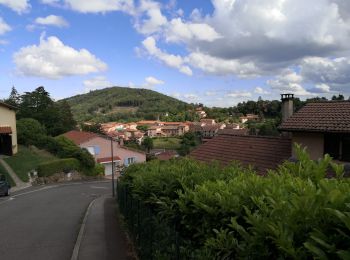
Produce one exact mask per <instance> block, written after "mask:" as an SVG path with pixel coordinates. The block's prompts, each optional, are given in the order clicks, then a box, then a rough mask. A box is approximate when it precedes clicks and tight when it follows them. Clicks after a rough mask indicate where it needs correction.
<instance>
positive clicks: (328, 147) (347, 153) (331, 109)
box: [279, 94, 350, 162]
mask: <svg viewBox="0 0 350 260" xmlns="http://www.w3.org/2000/svg"><path fill="white" fill-rule="evenodd" d="M282 114H283V122H282V124H281V125H280V127H279V130H280V131H282V132H284V133H290V135H291V138H292V142H293V143H298V144H301V145H302V146H304V147H306V149H307V151H308V153H309V154H310V157H311V159H314V160H317V159H319V158H321V157H323V156H324V154H329V155H330V156H331V157H332V158H333V159H335V160H338V161H345V162H350V101H319V102H314V103H308V104H306V105H305V106H304V107H302V108H301V109H300V110H299V111H298V112H296V113H295V114H293V95H291V94H289V95H283V96H282ZM293 154H294V152H293Z"/></svg>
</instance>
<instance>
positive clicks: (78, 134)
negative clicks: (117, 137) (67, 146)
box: [64, 130, 146, 175]
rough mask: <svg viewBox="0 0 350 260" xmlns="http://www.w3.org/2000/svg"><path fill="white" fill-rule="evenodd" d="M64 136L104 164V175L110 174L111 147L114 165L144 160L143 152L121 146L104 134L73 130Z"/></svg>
mask: <svg viewBox="0 0 350 260" xmlns="http://www.w3.org/2000/svg"><path fill="white" fill-rule="evenodd" d="M64 136H65V137H67V138H68V139H70V140H72V141H73V142H74V143H75V144H76V145H78V146H80V147H81V148H85V149H87V150H88V151H89V152H90V153H91V154H92V155H93V157H94V158H95V160H96V162H97V163H101V164H103V165H104V166H105V175H111V174H112V155H111V148H112V147H113V161H114V164H115V166H118V165H119V166H128V165H130V164H132V163H142V162H145V161H146V155H145V153H142V152H139V151H134V150H130V149H127V148H125V147H122V146H120V145H119V143H118V142H116V141H114V140H113V139H110V138H108V137H106V136H101V135H98V134H95V133H90V132H82V131H75V130H73V131H69V132H67V133H65V134H64Z"/></svg>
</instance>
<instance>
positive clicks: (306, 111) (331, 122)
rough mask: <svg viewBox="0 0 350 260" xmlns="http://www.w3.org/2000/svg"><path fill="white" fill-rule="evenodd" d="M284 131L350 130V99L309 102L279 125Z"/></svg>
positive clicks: (336, 131) (340, 131) (341, 131)
mask: <svg viewBox="0 0 350 260" xmlns="http://www.w3.org/2000/svg"><path fill="white" fill-rule="evenodd" d="M279 129H280V130H282V131H289V132H294V131H303V132H304V131H305V132H329V133H349V132H350V101H328V102H327V101H324V102H315V103H308V104H306V105H305V106H304V107H303V108H301V109H300V110H299V111H298V112H297V113H295V114H294V115H292V116H291V117H290V118H288V119H287V120H286V121H285V122H283V123H282V124H281V126H280V127H279Z"/></svg>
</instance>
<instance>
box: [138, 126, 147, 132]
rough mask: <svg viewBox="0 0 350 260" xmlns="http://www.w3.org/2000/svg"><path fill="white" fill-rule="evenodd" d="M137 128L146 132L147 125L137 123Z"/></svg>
mask: <svg viewBox="0 0 350 260" xmlns="http://www.w3.org/2000/svg"><path fill="white" fill-rule="evenodd" d="M136 129H137V130H140V131H143V132H146V131H147V130H148V126H147V125H138V126H137V127H136Z"/></svg>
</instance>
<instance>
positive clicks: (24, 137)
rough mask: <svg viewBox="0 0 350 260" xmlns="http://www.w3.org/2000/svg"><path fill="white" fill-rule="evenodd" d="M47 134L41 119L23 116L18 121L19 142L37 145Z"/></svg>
mask: <svg viewBox="0 0 350 260" xmlns="http://www.w3.org/2000/svg"><path fill="white" fill-rule="evenodd" d="M45 136H46V130H45V128H44V127H43V126H42V125H41V124H40V123H39V121H37V120H35V119H32V118H23V119H20V120H18V121H17V138H18V143H19V144H23V145H26V146H29V145H37V144H38V143H39V142H41V140H42V139H43V138H44V137H45Z"/></svg>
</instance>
